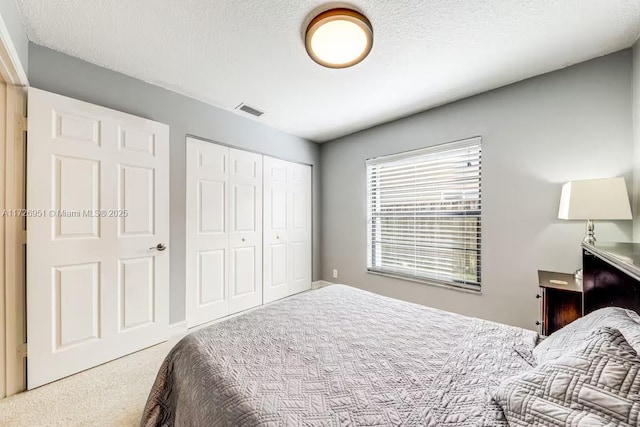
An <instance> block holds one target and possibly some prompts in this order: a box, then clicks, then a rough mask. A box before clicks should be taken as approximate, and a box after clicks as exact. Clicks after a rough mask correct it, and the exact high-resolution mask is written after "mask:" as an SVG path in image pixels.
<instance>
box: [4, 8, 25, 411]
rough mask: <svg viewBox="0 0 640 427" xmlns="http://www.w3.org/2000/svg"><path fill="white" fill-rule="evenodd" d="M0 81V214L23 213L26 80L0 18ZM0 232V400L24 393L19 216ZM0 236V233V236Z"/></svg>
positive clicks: (21, 221) (22, 265) (22, 262)
mask: <svg viewBox="0 0 640 427" xmlns="http://www.w3.org/2000/svg"><path fill="white" fill-rule="evenodd" d="M0 77H1V78H2V80H3V81H4V82H5V83H6V92H5V94H6V96H5V97H4V98H5V99H4V100H2V101H3V103H4V107H5V109H6V115H5V116H4V117H3V118H2V121H4V126H3V128H4V129H2V131H1V132H0V152H1V153H0V168H1V170H4V174H3V175H2V176H1V177H0V186H1V187H2V188H1V189H0V195H2V197H3V200H2V201H0V208H2V209H3V210H4V211H5V212H6V211H10V210H13V209H24V208H25V193H24V185H25V172H26V171H25V149H26V146H25V144H26V136H25V132H26V119H25V113H26V87H27V86H28V81H27V74H26V73H25V70H24V68H23V67H22V64H21V62H20V58H19V56H18V53H17V51H16V49H15V46H14V44H13V41H12V40H11V36H10V34H9V31H8V30H7V27H6V25H5V23H4V21H3V20H2V18H1V17H0ZM0 222H1V223H2V224H1V226H0V230H1V231H2V232H3V233H4V235H3V236H2V238H0V242H1V243H0V245H1V246H2V249H1V250H0V256H2V260H0V266H3V267H4V268H0V304H1V305H2V307H0V340H1V341H2V343H1V344H0V350H2V351H1V352H0V370H2V373H0V399H1V398H3V397H5V396H11V395H13V394H16V393H18V392H20V391H23V390H25V389H26V359H25V357H26V344H25V341H26V340H25V338H26V335H25V331H26V328H25V327H26V306H25V247H24V245H25V243H26V232H25V228H24V224H25V221H24V218H23V217H22V216H16V217H8V216H5V215H3V216H1V217H0ZM0 234H1V232H0Z"/></svg>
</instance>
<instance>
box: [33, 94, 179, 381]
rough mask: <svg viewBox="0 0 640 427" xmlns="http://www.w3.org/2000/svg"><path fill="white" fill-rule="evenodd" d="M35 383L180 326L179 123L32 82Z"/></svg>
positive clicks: (138, 346) (142, 344) (119, 353)
mask: <svg viewBox="0 0 640 427" xmlns="http://www.w3.org/2000/svg"><path fill="white" fill-rule="evenodd" d="M28 137H29V142H28V162H27V207H28V208H29V210H30V212H32V213H33V215H32V216H30V217H29V218H28V220H27V229H28V241H27V266H28V268H27V334H28V340H29V342H28V345H29V356H28V358H27V364H28V378H27V382H28V388H29V389H32V388H34V387H37V386H40V385H42V384H45V383H48V382H51V381H54V380H56V379H59V378H62V377H65V376H67V375H70V374H73V373H76V372H79V371H82V370H84V369H87V368H90V367H93V366H96V365H99V364H101V363H104V362H107V361H109V360H112V359H115V358H118V357H120V356H123V355H125V354H128V353H131V352H134V351H137V350H140V349H143V348H145V347H148V346H151V345H153V344H157V343H158V342H161V341H163V340H165V339H167V337H168V323H169V251H168V250H165V249H166V247H167V246H168V245H169V214H168V212H169V127H168V126H166V125H163V124H161V123H156V122H153V121H151V120H147V119H144V118H140V117H134V116H131V115H129V114H124V113H121V112H118V111H114V110H109V109H107V108H103V107H99V106H97V105H92V104H88V103H85V102H81V101H77V100H75V99H71V98H66V97H63V96H60V95H55V94H52V93H48V92H44V91H41V90H37V89H29V131H28Z"/></svg>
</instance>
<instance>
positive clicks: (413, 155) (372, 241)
mask: <svg viewBox="0 0 640 427" xmlns="http://www.w3.org/2000/svg"><path fill="white" fill-rule="evenodd" d="M467 148H468V149H470V151H469V152H470V153H475V154H470V160H475V161H477V170H478V178H477V188H475V192H476V194H477V209H473V210H459V211H453V212H452V211H449V212H448V213H447V214H446V215H445V216H448V217H457V216H470V217H473V218H477V223H476V227H477V233H473V232H471V233H470V234H477V243H476V247H475V248H464V250H469V251H470V252H473V253H474V254H476V256H475V258H473V257H471V258H470V260H471V261H473V260H475V263H476V269H475V275H473V276H475V278H476V280H467V279H466V278H465V279H459V278H458V279H456V278H454V277H453V276H452V277H446V274H443V275H442V276H439V277H438V275H437V274H436V275H432V274H427V273H424V272H421V273H418V271H419V268H417V267H416V266H415V265H414V266H411V265H409V266H408V267H407V269H406V271H403V269H402V268H398V267H395V268H394V267H391V266H385V265H382V264H381V263H382V262H383V261H382V260H381V259H380V258H377V257H376V258H375V261H374V256H375V255H374V251H375V250H374V247H375V246H376V245H379V244H380V240H381V237H380V234H377V235H376V236H375V237H374V232H375V230H374V221H373V217H374V213H373V210H374V208H375V207H376V205H375V202H373V201H372V198H373V197H374V192H376V191H379V190H378V189H375V188H373V186H374V182H373V180H374V179H375V178H378V179H379V175H375V172H373V170H374V168H376V167H378V168H379V167H380V166H383V167H384V166H385V165H388V166H399V165H402V163H404V162H407V163H414V162H415V163H416V164H420V162H419V161H416V159H420V158H423V159H425V161H426V160H429V159H430V160H432V161H433V159H434V158H435V157H436V156H446V152H447V151H451V150H463V149H467ZM452 157H457V159H458V161H459V158H460V156H459V155H455V156H452ZM377 173H378V174H379V173H380V172H377ZM366 181H367V196H366V197H367V200H366V210H367V272H369V273H371V274H379V275H384V276H391V277H394V278H399V279H403V280H409V281H414V282H419V283H427V284H432V285H436V286H445V287H453V288H457V289H463V290H471V291H476V292H480V291H481V286H482V266H481V261H482V244H481V242H482V200H481V199H482V138H481V137H479V136H477V137H473V138H468V139H464V140H459V141H453V142H447V143H444V144H438V145H433V146H429V147H426V148H421V149H418V150H412V151H407V152H402V153H397V154H392V155H387V156H381V157H376V158H372V159H368V160H367V161H366ZM472 191H473V190H472ZM376 194H379V193H376ZM378 197H379V196H378ZM434 216H435V215H434ZM437 216H440V214H437ZM414 232H415V231H414ZM436 234H437V233H436ZM414 245H415V243H414ZM425 247H429V248H433V249H434V250H435V248H437V247H438V246H437V244H436V245H433V246H431V245H427V246H425ZM374 262H376V264H377V265H376V266H374V265H373V264H374ZM423 265H424V264H423ZM435 269H436V270H437V267H435ZM412 270H413V273H411V271H412ZM443 276H445V278H444V279H443ZM473 276H470V277H473Z"/></svg>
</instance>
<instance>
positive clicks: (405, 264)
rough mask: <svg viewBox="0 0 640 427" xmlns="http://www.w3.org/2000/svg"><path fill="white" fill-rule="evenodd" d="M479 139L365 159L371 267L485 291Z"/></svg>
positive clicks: (369, 263) (413, 277) (369, 264)
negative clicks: (482, 275)
mask: <svg viewBox="0 0 640 427" xmlns="http://www.w3.org/2000/svg"><path fill="white" fill-rule="evenodd" d="M481 153H482V149H481V140H480V138H479V137H477V138H471V139H467V140H464V141H457V142H451V143H447V144H442V145H437V146H434V147H429V148H425V149H421V150H416V151H411V152H407V153H400V154H396V155H392V156H385V157H379V158H376V159H371V160H368V161H367V208H368V209H367V215H368V230H367V236H368V242H367V243H368V261H367V267H368V270H369V271H371V272H375V273H386V274H392V275H394V276H401V277H405V278H409V279H413V280H420V281H424V282H428V283H436V284H446V285H452V286H458V287H463V288H471V289H476V290H479V289H480V277H481V274H480V272H481V270H480V259H481V257H480V247H481V244H480V243H481V238H480V230H481V223H480V221H481V214H480V211H481V210H480V206H481V197H480V196H481V186H480V181H481V165H480V162H481Z"/></svg>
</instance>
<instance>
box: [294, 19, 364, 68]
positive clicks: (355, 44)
mask: <svg viewBox="0 0 640 427" xmlns="http://www.w3.org/2000/svg"><path fill="white" fill-rule="evenodd" d="M305 45H306V48H307V53H308V54H309V56H310V57H311V59H313V60H314V61H315V62H317V63H318V64H320V65H322V66H325V67H329V68H347V67H351V66H353V65H356V64H358V63H360V62H362V60H364V59H365V58H366V57H367V55H369V52H371V47H372V46H373V28H372V27H371V22H369V20H368V19H367V18H366V17H365V16H364V15H363V14H361V13H359V12H356V11H355V10H351V9H345V8H337V9H330V10H327V11H325V12H322V13H321V14H319V15H318V16H316V17H315V18H313V19H312V20H311V22H310V23H309V26H308V27H307V32H306V34H305Z"/></svg>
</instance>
